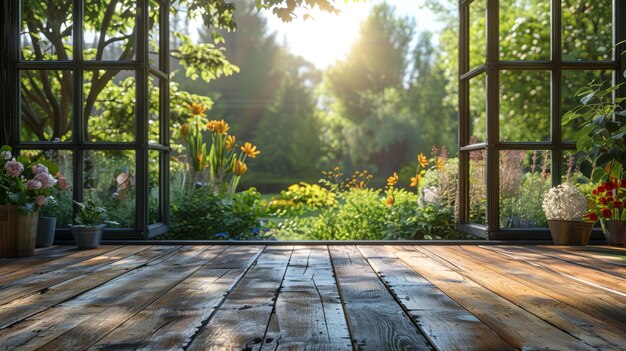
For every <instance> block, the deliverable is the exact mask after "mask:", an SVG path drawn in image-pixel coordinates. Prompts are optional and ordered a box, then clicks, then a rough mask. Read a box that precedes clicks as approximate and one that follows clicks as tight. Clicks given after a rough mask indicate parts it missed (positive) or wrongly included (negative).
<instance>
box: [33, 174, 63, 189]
mask: <svg viewBox="0 0 626 351" xmlns="http://www.w3.org/2000/svg"><path fill="white" fill-rule="evenodd" d="M33 179H34V180H36V181H39V182H41V186H42V188H44V189H47V188H52V187H53V186H54V184H55V183H56V182H57V181H56V179H54V177H53V176H51V175H50V174H48V173H39V174H37V175H36V176H35V177H34V178H33Z"/></svg>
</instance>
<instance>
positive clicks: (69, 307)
mask: <svg viewBox="0 0 626 351" xmlns="http://www.w3.org/2000/svg"><path fill="white" fill-rule="evenodd" d="M0 348H1V349H9V350H12V349H17V350H32V349H40V350H82V349H90V350H97V349H103V350H126V349H148V350H163V349H185V350H277V349H278V350H283V349H288V350H304V349H307V350H309V349H310V350H356V349H362V350H430V349H438V350H513V349H521V350H538V349H541V350H624V349H626V249H624V248H609V247H599V246H596V247H586V248H573V247H550V246H545V247H544V246H469V245H468V246H366V245H363V246H361V245H359V246H267V247H263V246H102V247H100V248H98V249H95V250H87V251H77V250H76V249H74V248H73V247H71V246H57V247H51V248H47V249H42V250H40V251H38V252H37V254H36V256H34V257H30V258H21V259H0Z"/></svg>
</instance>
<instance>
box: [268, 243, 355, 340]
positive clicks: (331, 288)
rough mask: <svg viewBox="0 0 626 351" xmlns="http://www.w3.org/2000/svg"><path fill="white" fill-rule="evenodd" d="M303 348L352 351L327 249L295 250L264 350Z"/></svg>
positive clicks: (300, 247) (324, 247)
mask: <svg viewBox="0 0 626 351" xmlns="http://www.w3.org/2000/svg"><path fill="white" fill-rule="evenodd" d="M303 345H311V346H309V349H312V348H313V345H316V346H315V349H318V350H319V349H328V347H329V346H331V345H332V350H352V341H351V340H350V332H349V331H348V324H347V321H346V317H345V315H344V312H343V307H342V305H341V298H340V297H339V291H338V290H337V285H336V282H335V277H334V276H333V268H332V264H331V263H330V257H329V255H328V249H327V248H326V246H297V247H295V249H294V251H293V253H292V255H291V260H290V261H289V266H288V268H287V272H286V273H285V279H284V281H283V286H282V289H281V291H280V294H279V295H278V298H277V300H276V307H275V310H274V313H272V317H271V319H270V323H269V327H268V330H267V333H266V335H265V338H264V344H263V347H262V348H261V350H276V349H281V348H287V349H289V348H293V349H299V348H301V346H303ZM320 345H324V346H323V347H321V346H320Z"/></svg>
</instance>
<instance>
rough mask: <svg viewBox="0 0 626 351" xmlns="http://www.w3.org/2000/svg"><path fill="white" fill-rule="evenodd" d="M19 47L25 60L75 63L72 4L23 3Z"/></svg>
mask: <svg viewBox="0 0 626 351" xmlns="http://www.w3.org/2000/svg"><path fill="white" fill-rule="evenodd" d="M20 8H21V11H22V13H21V20H22V24H21V30H20V33H21V34H20V46H21V54H22V59H24V60H71V59H72V10H73V8H72V1H67V0H48V1H41V0H22V4H21V6H20Z"/></svg>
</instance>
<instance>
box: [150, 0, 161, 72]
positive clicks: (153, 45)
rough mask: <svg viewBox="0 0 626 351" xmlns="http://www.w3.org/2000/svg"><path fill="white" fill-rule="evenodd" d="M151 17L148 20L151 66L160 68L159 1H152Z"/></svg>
mask: <svg viewBox="0 0 626 351" xmlns="http://www.w3.org/2000/svg"><path fill="white" fill-rule="evenodd" d="M149 6H150V12H149V13H150V17H149V18H148V35H149V39H148V56H149V58H150V64H151V65H153V66H154V67H157V68H159V45H160V43H161V40H160V35H161V33H160V26H159V19H160V16H159V9H160V5H159V1H158V0H150V5H149Z"/></svg>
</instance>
